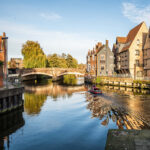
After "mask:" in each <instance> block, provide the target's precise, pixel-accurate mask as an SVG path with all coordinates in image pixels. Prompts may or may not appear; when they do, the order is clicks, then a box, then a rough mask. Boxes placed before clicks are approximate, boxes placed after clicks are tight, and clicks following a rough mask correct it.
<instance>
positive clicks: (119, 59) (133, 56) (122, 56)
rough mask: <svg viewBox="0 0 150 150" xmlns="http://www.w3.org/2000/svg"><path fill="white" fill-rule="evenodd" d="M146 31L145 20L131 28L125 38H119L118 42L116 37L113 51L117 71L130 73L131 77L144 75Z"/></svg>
mask: <svg viewBox="0 0 150 150" xmlns="http://www.w3.org/2000/svg"><path fill="white" fill-rule="evenodd" d="M147 33H148V28H147V26H146V24H145V22H142V23H140V24H139V25H137V26H136V27H134V28H133V29H131V30H130V31H129V33H128V35H127V37H126V38H125V37H122V38H121V39H122V40H119V41H120V42H119V41H118V39H116V44H115V45H114V47H113V52H114V56H115V71H116V72H117V73H119V74H126V75H131V76H132V77H142V76H143V75H144V69H143V47H144V44H145V35H146V34H147ZM121 41H122V42H121Z"/></svg>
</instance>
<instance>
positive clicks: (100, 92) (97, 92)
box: [90, 87, 102, 94]
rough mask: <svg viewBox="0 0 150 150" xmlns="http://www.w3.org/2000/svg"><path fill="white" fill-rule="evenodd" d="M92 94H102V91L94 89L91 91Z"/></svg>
mask: <svg viewBox="0 0 150 150" xmlns="http://www.w3.org/2000/svg"><path fill="white" fill-rule="evenodd" d="M90 93H92V94H102V91H101V90H100V89H99V88H97V87H93V88H92V89H91V90H90Z"/></svg>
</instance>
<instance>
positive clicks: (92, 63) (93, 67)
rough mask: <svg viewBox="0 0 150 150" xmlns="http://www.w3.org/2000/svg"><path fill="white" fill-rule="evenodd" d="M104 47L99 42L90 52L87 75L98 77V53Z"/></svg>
mask: <svg viewBox="0 0 150 150" xmlns="http://www.w3.org/2000/svg"><path fill="white" fill-rule="evenodd" d="M101 46H102V43H101V42H99V43H97V45H96V46H95V48H93V50H89V51H88V54H87V73H88V74H89V75H91V76H96V75H97V52H98V50H99V49H100V47H101Z"/></svg>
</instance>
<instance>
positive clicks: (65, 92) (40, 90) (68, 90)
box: [25, 83, 85, 100]
mask: <svg viewBox="0 0 150 150" xmlns="http://www.w3.org/2000/svg"><path fill="white" fill-rule="evenodd" d="M25 91H26V92H27V93H34V94H37V95H49V96H51V97H52V98H53V99H54V100H57V98H59V97H63V98H66V97H70V96H72V93H74V92H81V91H85V87H84V86H83V85H82V86H63V85H59V84H57V83H51V84H48V85H37V86H33V85H32V86H29V85H25Z"/></svg>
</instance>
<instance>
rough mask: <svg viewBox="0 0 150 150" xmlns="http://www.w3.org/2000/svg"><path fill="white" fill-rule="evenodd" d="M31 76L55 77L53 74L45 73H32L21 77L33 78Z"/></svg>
mask: <svg viewBox="0 0 150 150" xmlns="http://www.w3.org/2000/svg"><path fill="white" fill-rule="evenodd" d="M31 75H45V76H49V77H53V75H52V74H49V73H44V72H30V73H25V74H22V75H21V76H22V77H26V76H31Z"/></svg>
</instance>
